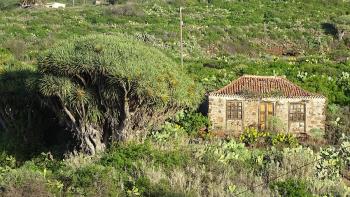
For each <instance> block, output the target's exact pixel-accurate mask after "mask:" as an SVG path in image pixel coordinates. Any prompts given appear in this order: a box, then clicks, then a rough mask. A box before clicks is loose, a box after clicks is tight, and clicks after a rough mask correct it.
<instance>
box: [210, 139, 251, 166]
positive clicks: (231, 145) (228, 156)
mask: <svg viewBox="0 0 350 197" xmlns="http://www.w3.org/2000/svg"><path fill="white" fill-rule="evenodd" d="M205 152H206V154H207V156H209V157H212V156H214V157H216V158H217V161H219V162H221V163H224V164H228V163H231V162H232V161H235V160H236V161H238V160H240V161H244V160H246V159H248V158H249V156H250V155H249V151H248V149H247V148H246V147H245V146H244V144H242V143H237V142H236V141H235V140H229V141H224V140H222V141H219V143H218V144H214V145H209V146H207V147H206V150H205Z"/></svg>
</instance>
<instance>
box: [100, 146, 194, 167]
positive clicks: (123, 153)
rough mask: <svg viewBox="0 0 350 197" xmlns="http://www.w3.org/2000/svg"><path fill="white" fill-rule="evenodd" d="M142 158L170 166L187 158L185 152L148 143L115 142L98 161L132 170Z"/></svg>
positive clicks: (184, 161)
mask: <svg viewBox="0 0 350 197" xmlns="http://www.w3.org/2000/svg"><path fill="white" fill-rule="evenodd" d="M142 159H146V160H152V161H153V162H154V163H155V164H156V165H158V166H165V167H168V168H172V167H176V166H182V165H184V164H185V163H186V161H188V159H189V158H188V155H187V154H186V152H180V151H177V150H172V151H165V150H159V149H154V148H153V147H152V146H151V144H150V143H144V144H136V143H128V144H115V145H114V146H113V147H112V148H111V150H110V151H109V152H108V153H106V154H104V155H103V156H102V158H101V160H100V163H101V164H102V165H104V166H112V167H114V168H116V169H120V170H127V171H129V172H132V171H133V170H134V169H135V165H137V163H138V161H140V160H142Z"/></svg>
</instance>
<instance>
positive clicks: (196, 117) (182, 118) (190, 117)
mask: <svg viewBox="0 0 350 197" xmlns="http://www.w3.org/2000/svg"><path fill="white" fill-rule="evenodd" d="M174 122H176V124H178V125H180V126H181V127H183V128H184V130H185V131H186V132H187V133H188V134H189V135H192V136H193V135H197V134H198V132H199V131H200V130H205V129H206V128H208V127H209V119H208V117H207V116H203V115H202V114H201V113H196V112H180V113H178V114H177V116H176V118H175V121H174Z"/></svg>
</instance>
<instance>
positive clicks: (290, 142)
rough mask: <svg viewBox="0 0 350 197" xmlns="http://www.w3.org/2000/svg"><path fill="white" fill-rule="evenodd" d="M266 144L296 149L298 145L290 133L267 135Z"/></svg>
mask: <svg viewBox="0 0 350 197" xmlns="http://www.w3.org/2000/svg"><path fill="white" fill-rule="evenodd" d="M266 141H267V142H268V144H270V145H273V146H276V145H282V146H283V145H287V146H290V147H296V146H297V145H298V144H299V143H298V140H297V139H296V138H295V137H294V135H293V134H290V133H287V134H286V133H277V134H272V135H269V136H268V137H267V138H266Z"/></svg>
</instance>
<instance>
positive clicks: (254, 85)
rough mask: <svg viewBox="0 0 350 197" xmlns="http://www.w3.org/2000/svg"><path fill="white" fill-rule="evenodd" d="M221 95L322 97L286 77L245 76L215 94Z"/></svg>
mask: <svg viewBox="0 0 350 197" xmlns="http://www.w3.org/2000/svg"><path fill="white" fill-rule="evenodd" d="M212 94H221V95H243V96H258V97H269V96H281V97H308V96H321V95H318V94H313V93H310V92H307V91H305V90H303V89H302V88H300V87H299V86H297V85H295V84H293V83H292V82H290V81H288V80H287V79H286V78H284V77H275V76H255V75H244V76H242V77H240V78H238V79H237V80H234V81H232V82H231V83H230V84H228V85H227V86H225V87H223V88H221V89H219V90H217V91H215V92H213V93H212Z"/></svg>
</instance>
